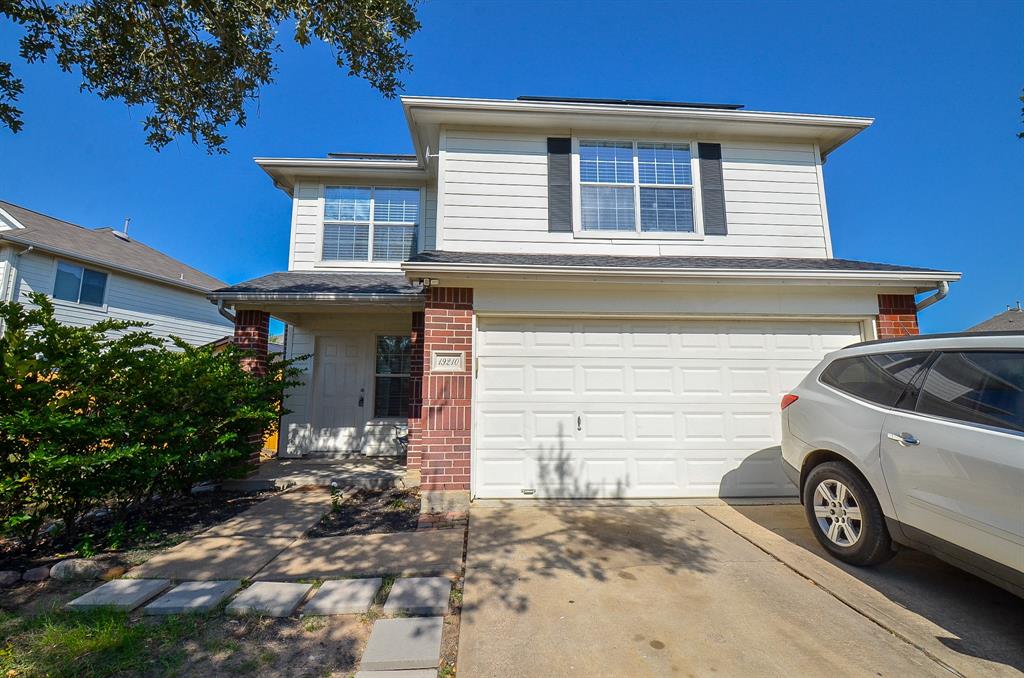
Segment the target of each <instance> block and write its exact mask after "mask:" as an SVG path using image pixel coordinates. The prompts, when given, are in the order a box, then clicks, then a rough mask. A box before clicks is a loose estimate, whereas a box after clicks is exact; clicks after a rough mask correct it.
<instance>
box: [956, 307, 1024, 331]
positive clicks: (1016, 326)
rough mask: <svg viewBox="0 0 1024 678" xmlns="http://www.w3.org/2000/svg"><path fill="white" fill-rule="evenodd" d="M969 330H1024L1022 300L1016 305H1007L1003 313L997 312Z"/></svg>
mask: <svg viewBox="0 0 1024 678" xmlns="http://www.w3.org/2000/svg"><path fill="white" fill-rule="evenodd" d="M967 331H968V332H1024V309H1021V306H1020V302H1019V301H1018V302H1017V305H1016V306H1007V307H1006V310H1005V311H1003V312H1002V313H997V314H996V315H994V316H992V317H991V318H989V319H988V320H986V321H985V322H982V323H978V324H977V325H975V326H974V327H970V328H968V329H967Z"/></svg>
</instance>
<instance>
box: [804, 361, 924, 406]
mask: <svg viewBox="0 0 1024 678" xmlns="http://www.w3.org/2000/svg"><path fill="white" fill-rule="evenodd" d="M929 355H931V353H930V352H928V351H923V352H916V353H879V354H875V355H863V356H854V357H850V358H840V359H838V360H836V361H835V362H833V363H832V364H831V365H829V366H828V367H826V368H825V371H824V372H822V373H821V381H822V383H825V384H828V385H829V386H831V387H833V388H837V389H839V390H840V391H842V392H844V393H849V394H850V395H852V396H857V397H858V398H863V399H864V400H869V401H871V402H873V403H876V404H878V405H883V406H885V407H893V406H894V405H896V402H897V401H898V400H899V398H900V395H902V394H903V391H904V390H905V389H906V387H907V384H909V383H910V381H911V380H912V379H913V378H914V377H915V376H916V375H917V373H918V371H920V369H921V366H922V365H923V364H924V362H925V360H927V359H928V356H929Z"/></svg>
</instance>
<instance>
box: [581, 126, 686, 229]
mask: <svg viewBox="0 0 1024 678" xmlns="http://www.w3.org/2000/svg"><path fill="white" fill-rule="evenodd" d="M580 141H606V142H610V143H632V144H633V178H634V180H633V184H632V186H633V211H634V215H635V216H634V226H635V229H636V230H633V231H596V230H595V231H585V230H583V190H582V188H581V186H582V183H581V181H580ZM637 144H688V145H689V147H690V176H691V180H692V184H690V186H689V188H690V191H691V196H692V198H693V232H692V233H680V232H676V231H641V230H640V188H641V187H644V188H672V186H670V185H658V184H641V183H640V172H639V158H638V155H637ZM696 149H697V141H696V140H695V139H665V138H649V137H631V138H621V137H613V136H602V135H599V134H588V135H586V136H584V137H579V136H576V135H573V137H572V222H573V223H572V232H573V237H575V238H584V239H596V240H620V239H629V240H703V239H704V215H703V211H704V209H703V203H702V202H701V197H700V162H699V160H698V158H697V153H696ZM587 185H588V186H589V185H600V186H604V185H607V186H619V187H620V188H621V187H625V186H626V184H602V183H597V184H592V183H588V184H587ZM679 188H686V186H679Z"/></svg>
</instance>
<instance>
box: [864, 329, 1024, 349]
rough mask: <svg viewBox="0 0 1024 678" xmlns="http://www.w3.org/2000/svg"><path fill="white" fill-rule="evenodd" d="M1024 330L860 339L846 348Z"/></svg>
mask: <svg viewBox="0 0 1024 678" xmlns="http://www.w3.org/2000/svg"><path fill="white" fill-rule="evenodd" d="M1021 336H1024V330H988V331H985V332H942V333H938V334H909V335H906V336H903V337H886V338H885V339H872V340H871V341H859V342H857V343H856V344H850V345H849V346H846V348H854V347H856V346H874V345H876V344H892V343H897V342H900V341H917V340H919V339H959V338H966V337H1021Z"/></svg>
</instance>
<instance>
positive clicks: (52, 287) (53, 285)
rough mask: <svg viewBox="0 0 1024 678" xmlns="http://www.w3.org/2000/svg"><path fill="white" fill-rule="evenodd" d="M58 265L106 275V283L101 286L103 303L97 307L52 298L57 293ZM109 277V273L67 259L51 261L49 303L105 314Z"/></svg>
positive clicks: (79, 292)
mask: <svg viewBox="0 0 1024 678" xmlns="http://www.w3.org/2000/svg"><path fill="white" fill-rule="evenodd" d="M60 264H67V265H68V266H77V267H79V268H81V269H82V271H85V269H89V270H90V271H95V272H97V273H103V274H104V275H106V276H107V281H106V282H105V283H104V284H103V303H102V304H100V305H99V306H96V305H93V304H83V303H82V302H81V301H68V300H67V299H58V298H57V297H55V296H53V293H54V292H56V291H57V269H58V267H59V266H60ZM110 277H111V275H110V271H104V270H103V269H101V268H96V267H91V266H87V265H85V264H79V263H76V262H74V261H71V260H69V259H53V264H52V266H51V269H50V294H49V297H50V301H51V302H52V303H53V304H54V306H64V307H67V308H76V309H79V308H83V309H89V310H92V311H95V312H97V313H106V312H107V311H108V308H107V299H108V295H109V294H110ZM84 280H85V276H84V273H83V276H82V281H83V282H84ZM78 298H79V299H81V298H82V283H81V282H79V284H78Z"/></svg>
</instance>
